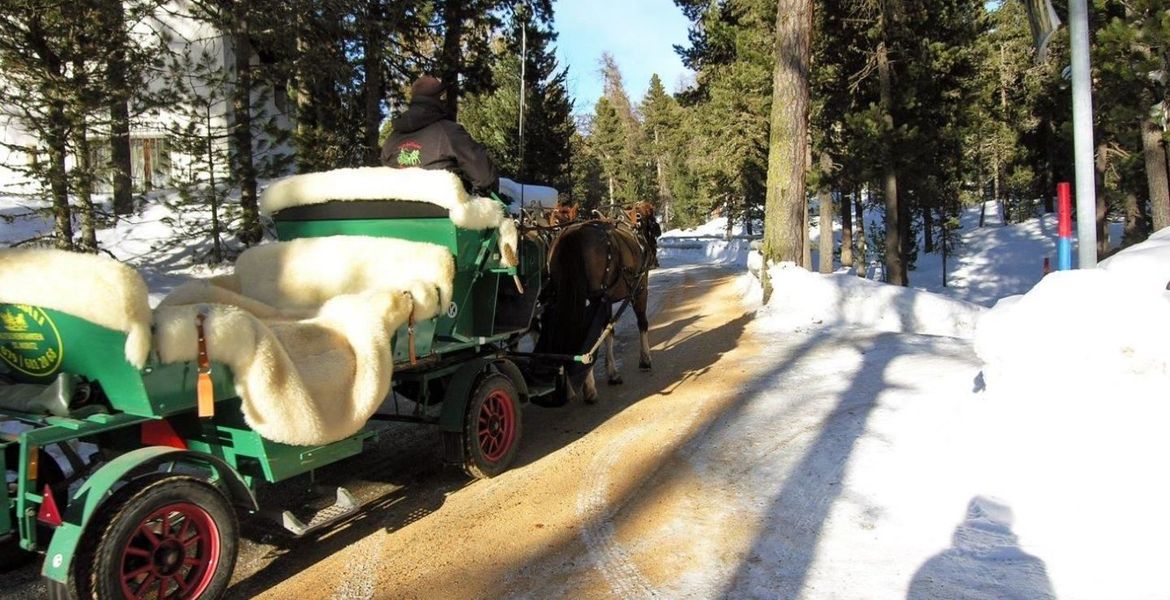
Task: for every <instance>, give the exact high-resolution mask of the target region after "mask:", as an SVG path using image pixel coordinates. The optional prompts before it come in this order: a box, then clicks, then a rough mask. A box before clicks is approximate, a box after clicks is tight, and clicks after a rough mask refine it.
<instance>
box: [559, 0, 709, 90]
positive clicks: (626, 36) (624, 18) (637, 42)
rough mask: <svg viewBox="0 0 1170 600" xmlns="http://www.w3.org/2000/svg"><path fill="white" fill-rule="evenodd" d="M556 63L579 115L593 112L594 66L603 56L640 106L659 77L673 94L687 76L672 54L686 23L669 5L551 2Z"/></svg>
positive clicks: (657, 0) (668, 1)
mask: <svg viewBox="0 0 1170 600" xmlns="http://www.w3.org/2000/svg"><path fill="white" fill-rule="evenodd" d="M553 7H554V9H555V15H556V17H555V18H556V29H557V32H558V33H559V37H558V38H557V58H558V59H559V60H560V64H561V65H562V66H565V65H568V67H569V81H568V87H569V94H570V95H571V96H572V97H573V98H574V99H575V102H576V105H575V110H576V112H578V113H587V112H592V110H593V105H594V104H595V103H596V102H597V99H598V98H599V97H600V96H601V90H602V81H601V75H600V66H599V62H600V60H601V53H602V52H605V51H608V52H609V53H610V54H613V56H614V58H615V59H617V63H618V66H620V67H621V69H622V77H623V78H624V82H625V85H626V91H627V92H628V93H629V94H630V98H631V99H632V100H633V101H634V102H639V101H641V99H642V96H643V95H644V94H645V93H646V88H647V87H648V86H649V84H650V76H651V75H652V74H654V73H658V76H659V77H661V78H662V84H663V85H665V86H666V91H668V92H674V91H675V88H676V87H677V82H678V80H679V78H680V76H684V75H687V74H689V71H688V69H686V67H684V66H683V64H682V61H681V60H680V59H679V57H678V55H677V54H675V52H674V45H675V44H686V42H687V27H688V25H689V23H688V22H687V20H686V18H685V17H683V14H682V11H680V10H679V9H678V7H676V6H675V5H674V2H673V0H555V1H554V2H553Z"/></svg>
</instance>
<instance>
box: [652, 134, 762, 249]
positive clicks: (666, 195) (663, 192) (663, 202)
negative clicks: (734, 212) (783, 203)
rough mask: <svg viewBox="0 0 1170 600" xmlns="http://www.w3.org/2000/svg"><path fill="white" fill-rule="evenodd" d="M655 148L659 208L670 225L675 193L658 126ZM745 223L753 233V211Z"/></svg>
mask: <svg viewBox="0 0 1170 600" xmlns="http://www.w3.org/2000/svg"><path fill="white" fill-rule="evenodd" d="M654 148H655V149H657V152H655V156H654V159H655V169H656V170H657V180H658V209H659V210H660V211H661V212H662V214H663V215H665V216H666V220H665V222H664V223H663V225H670V207H671V205H672V204H674V194H673V193H672V192H671V191H670V182H669V181H667V178H666V168H665V167H663V165H662V162H663V156H662V145H661V142H660V141H659V137H658V128H657V127H655V128H654ZM744 225H745V229H746V230H747V233H748V235H751V233H752V217H751V211H747V214H746V215H744Z"/></svg>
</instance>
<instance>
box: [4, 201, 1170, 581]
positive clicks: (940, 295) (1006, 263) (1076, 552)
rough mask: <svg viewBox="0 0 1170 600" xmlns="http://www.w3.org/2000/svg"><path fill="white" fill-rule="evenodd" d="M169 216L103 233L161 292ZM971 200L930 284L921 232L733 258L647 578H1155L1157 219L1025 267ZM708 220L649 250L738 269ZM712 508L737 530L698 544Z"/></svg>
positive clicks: (1160, 309)
mask: <svg viewBox="0 0 1170 600" xmlns="http://www.w3.org/2000/svg"><path fill="white" fill-rule="evenodd" d="M26 208H27V207H25V206H23V205H22V204H21V203H19V202H15V201H7V203H5V204H0V216H6V217H9V218H11V219H12V220H10V221H8V220H6V222H4V223H3V224H2V225H0V245H3V244H6V243H11V242H16V241H20V240H24V239H27V238H29V237H33V236H35V235H37V234H39V233H40V232H43V231H45V230H47V229H48V227H49V224H48V223H47V222H45V221H43V220H40V219H38V218H35V217H28V216H25V213H26V212H27V210H26ZM182 218H186V217H184V215H182V214H180V213H179V212H177V211H175V210H174V209H171V208H168V207H167V206H165V205H163V204H160V203H154V204H151V205H150V206H149V207H148V208H147V209H146V210H145V211H144V212H143V213H141V214H138V215H135V216H134V217H132V218H129V219H126V220H123V221H120V222H118V223H117V224H116V225H115V226H114V227H112V228H109V229H105V230H103V231H102V232H101V240H102V243H103V247H104V248H106V249H107V250H109V251H110V252H111V253H112V254H113V255H114V256H116V257H117V258H119V259H121V260H125V261H127V262H129V263H131V264H133V265H134V266H136V267H138V268H139V269H140V270H142V271H143V272H144V275H145V276H146V277H147V280H148V283H149V284H150V286H151V288H152V293H153V294H156V295H159V294H162V293H165V291H166V290H167V289H168V288H169V287H171V286H173V285H174V282H175V281H177V280H179V279H181V277H183V276H187V275H203V274H207V273H209V272H210V271H208V270H207V269H206V268H205V267H202V266H200V264H199V259H198V258H197V257H198V256H200V255H201V254H202V253H204V252H205V251H206V246H205V244H192V243H190V242H189V241H182V240H180V238H178V237H176V235H175V232H176V231H177V230H178V229H179V228H178V227H176V225H175V221H176V219H182ZM976 218H977V210H975V211H970V212H969V213H967V214H965V215H964V217H963V220H962V222H963V225H964V228H963V230H962V231H961V244H960V245H959V248H958V249H956V251H955V253H954V256H952V257H951V260H950V261H949V264H948V268H947V273H948V274H947V286H945V287H944V286H943V285H942V282H943V280H942V263H941V258H940V257H939V256H938V255H923V256H920V257H919V260H918V269H917V270H916V271H913V272H912V273H911V280H912V283H913V284H914V286H915V287H914V288H893V287H890V286H886V285H883V284H880V283H876V282H873V281H868V280H864V279H860V278H858V277H856V276H855V275H853V274H850V273H848V272H844V271H843V272H840V273H837V274H833V275H818V274H812V273H809V272H807V271H804V270H801V269H796V268H793V267H791V266H783V265H773V266H770V267H769V268H768V269H767V272H768V274H769V278H770V282H771V286H772V294H771V296H770V297H769V298H768V301H767V302H766V303H764V300H763V297H762V290H761V288H760V286H759V284H758V280H757V279H756V277H755V276H753V275H750V274H748V273H747V272H745V273H744V274H743V276H742V277H743V279H742V283H743V287H744V290H745V292H744V302H745V303H747V304H748V305H750V306H753V307H755V308H757V310H756V318H755V320H754V322H753V323H752V324H751V325H750V326H749V327H748V329H747V331H746V333H745V335H747V336H751V337H753V338H754V339H755V340H756V341H757V342H758V343H760V344H761V347H765V348H769V351H767V352H761V353H760V354H759V355H758V357H756V358H755V359H753V360H752V361H750V364H747V365H744V368H745V369H747V370H748V371H749V372H750V381H751V383H750V384H748V385H747V386H746V387H745V388H744V389H743V390H742V391H741V394H742V397H743V399H742V401H741V402H739V403H738V404H737V408H736V410H733V411H730V412H728V413H726V414H724V415H722V416H721V417H720V418H719V419H718V420H717V421H716V422H715V423H713V424H711V425H710V426H709V427H708V428H707V429H706V430H705V431H704V432H703V434H702V435H700V436H697V437H696V438H695V440H694V441H693V442H692V443H690V444H689V445H688V447H687V450H686V452H685V455H684V456H683V457H682V458H681V459H680V460H684V461H685V462H686V464H687V466H688V467H689V469H690V470H691V471H692V472H693V473H695V476H696V477H697V478H698V479H699V480H701V481H703V482H704V483H705V484H708V483H709V484H710V486H711V487H710V490H712V493H715V492H718V493H717V494H715V496H713V497H716V498H717V501H710V502H703V503H701V511H702V515H701V516H702V518H701V519H694V520H689V521H687V522H685V523H680V524H679V527H682V528H684V529H685V530H686V531H688V532H690V536H691V538H692V539H693V541H694V546H693V547H691V548H690V549H689V551H690V552H691V553H692V554H694V555H695V556H696V559H697V560H696V561H695V562H694V571H693V572H692V573H691V574H690V575H688V577H687V578H686V579H685V580H683V581H680V582H679V583H678V584H677V586H676V588H675V589H672V590H666V591H667V592H669V594H668V595H669V596H670V597H701V598H705V597H720V596H729V597H736V598H747V597H753V598H754V597H767V598H775V597H779V598H818V599H828V598H858V599H869V598H899V599H900V598H908V599H912V600H924V599H933V598H947V599H950V598H970V599H987V600H991V599H999V598H1021V599H1023V598H1062V599H1082V598H1083V599H1098V598H1124V599H1131V598H1132V599H1139V598H1150V599H1156V598H1170V585H1168V584H1167V583H1166V581H1165V578H1164V577H1163V575H1162V571H1161V569H1162V568H1164V567H1165V563H1166V561H1167V559H1168V558H1170V551H1167V550H1166V549H1165V540H1167V539H1170V510H1167V507H1170V485H1168V481H1167V479H1168V477H1170V476H1168V475H1167V472H1168V469H1167V466H1168V464H1170V435H1167V434H1166V429H1167V427H1168V424H1170V405H1168V403H1167V402H1166V400H1165V398H1164V396H1165V394H1166V390H1167V389H1168V388H1167V385H1168V384H1170V366H1168V360H1170V341H1168V340H1170V293H1168V292H1167V291H1166V290H1165V285H1166V283H1167V281H1170V231H1163V232H1161V233H1159V234H1157V235H1155V236H1154V237H1153V238H1152V239H1151V240H1150V241H1149V242H1146V243H1145V244H1142V245H1140V246H1137V247H1134V248H1131V249H1129V250H1126V251H1124V252H1122V253H1120V254H1118V255H1116V256H1115V257H1113V258H1111V259H1110V260H1108V261H1105V262H1104V263H1103V264H1102V267H1101V268H1100V269H1097V270H1093V271H1077V272H1070V273H1056V274H1052V275H1049V276H1048V277H1046V278H1044V279H1043V280H1041V277H1042V274H1043V273H1042V264H1043V258H1044V257H1045V256H1050V257H1052V256H1054V237H1055V225H1054V222H1053V221H1052V219H1051V217H1048V218H1044V219H1036V220H1033V221H1029V222H1027V223H1023V224H1019V225H1011V226H998V225H994V224H993V225H992V226H989V227H984V228H978V227H975V223H974V220H975V219H976ZM871 227H872V224H871ZM724 231H725V227H724V224H723V223H721V222H712V223H709V224H707V225H705V226H703V227H701V228H698V229H697V230H691V231H687V232H668V234H667V235H666V236H665V237H664V239H663V240H662V256H663V262H664V267H672V266H673V267H674V268H684V269H685V268H686V266H685V263H688V262H701V263H720V264H725V265H728V268H743V267H746V266H748V265H749V263H750V264H751V266H752V267H753V268H754V269H755V270H756V271H757V272H759V271H760V270H762V268H763V266H762V265H761V264H760V263H759V260H758V259H756V260H751V259H750V257H749V243H750V242H749V241H748V240H743V239H733V240H704V241H701V242H696V240H694V239H690V240H688V239H685V238H688V237H689V238H695V237H696V236H698V237H702V236H715V237H718V236H721V235H722V234H723V233H724ZM814 232H815V230H814ZM733 233H735V234H741V233H742V231H738V230H736V231H733ZM814 244H815V240H814ZM814 247H815V245H814ZM1016 294H1024V295H1022V296H1013V295H1016ZM732 458H733V460H732ZM729 461H730V463H734V464H738V465H741V467H740V468H738V469H736V470H734V471H728V470H727V469H726V465H727V464H729ZM704 493H706V492H704ZM728 526H733V527H734V528H735V529H736V530H737V531H739V532H742V531H748V532H750V534H751V535H750V538H751V543H750V546H749V548H747V549H746V550H744V551H743V552H742V553H734V554H730V555H728V554H723V553H720V552H719V551H718V547H717V546H718V545H717V544H716V543H715V542H716V541H717V540H719V539H720V538H721V537H722V536H724V535H726V534H727V530H725V529H723V528H725V527H728ZM705 552H706V554H705Z"/></svg>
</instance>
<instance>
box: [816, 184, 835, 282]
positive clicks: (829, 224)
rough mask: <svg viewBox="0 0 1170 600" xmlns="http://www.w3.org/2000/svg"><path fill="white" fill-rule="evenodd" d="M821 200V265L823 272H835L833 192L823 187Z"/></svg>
mask: <svg viewBox="0 0 1170 600" xmlns="http://www.w3.org/2000/svg"><path fill="white" fill-rule="evenodd" d="M820 200H821V218H820V223H819V225H820V235H821V239H820V240H819V241H820V244H819V251H820V254H821V256H820V261H819V262H820V267H821V273H824V274H826V275H827V274H829V273H832V272H833V193H832V192H831V191H829V190H825V189H822V190H821V192H820Z"/></svg>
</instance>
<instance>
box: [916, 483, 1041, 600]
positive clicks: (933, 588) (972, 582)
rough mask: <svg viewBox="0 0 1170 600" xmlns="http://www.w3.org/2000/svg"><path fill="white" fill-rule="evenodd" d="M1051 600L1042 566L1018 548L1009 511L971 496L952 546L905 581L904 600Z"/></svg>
mask: <svg viewBox="0 0 1170 600" xmlns="http://www.w3.org/2000/svg"><path fill="white" fill-rule="evenodd" d="M935 598H949V599H952V600H983V599H986V598H996V599H997V600H1048V599H1055V598H1056V593H1055V592H1054V591H1053V589H1052V582H1051V581H1049V579H1048V571H1047V569H1046V568H1045V567H1044V561H1043V560H1040V559H1039V558H1037V557H1035V556H1032V555H1030V554H1028V553H1026V552H1024V551H1023V550H1021V549H1020V547H1019V540H1018V538H1017V537H1016V534H1014V533H1012V510H1011V508H1010V507H1008V506H1006V505H1004V504H1001V503H999V502H997V501H995V500H992V499H990V498H985V497H982V496H976V497H974V498H972V499H971V502H970V503H968V504H967V515H966V518H965V519H964V520H963V522H962V523H960V524H959V526H958V527H956V528H955V536H954V542H953V543H952V546H951V547H950V548H948V549H947V550H945V551H944V552H942V553H940V554H938V555H936V556H934V557H932V558H931V559H930V560H928V561H926V563H925V564H923V565H922V567H920V568H919V569H918V572H916V573H915V574H914V578H913V579H912V580H911V581H910V589H909V592H908V593H907V595H906V599H907V600H934V599H935Z"/></svg>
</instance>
